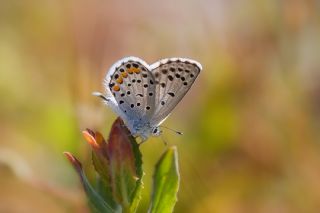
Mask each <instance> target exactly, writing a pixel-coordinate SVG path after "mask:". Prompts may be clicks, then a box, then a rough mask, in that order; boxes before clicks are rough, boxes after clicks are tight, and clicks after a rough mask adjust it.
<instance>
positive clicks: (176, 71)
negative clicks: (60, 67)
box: [93, 57, 202, 141]
mask: <svg viewBox="0 0 320 213" xmlns="http://www.w3.org/2000/svg"><path fill="white" fill-rule="evenodd" d="M201 70H202V66H201V64H200V63H199V62H197V61H194V60H191V59H187V58H166V59H162V60H159V61H158V62H156V63H153V64H151V65H148V64H147V63H146V62H145V61H143V60H142V59H140V58H137V57H126V58H123V59H121V60H119V61H117V62H116V63H115V64H113V65H112V66H111V68H110V69H109V71H108V72H107V75H106V77H105V79H104V86H105V95H103V94H101V93H98V92H94V93H93V95H96V96H99V97H101V98H102V99H103V100H104V102H105V103H106V104H107V105H108V106H109V107H111V109H112V110H113V111H114V112H115V113H116V114H117V115H119V116H120V117H121V118H122V120H123V121H124V123H125V124H126V126H127V127H128V129H129V131H130V132H131V134H132V135H133V136H134V137H140V138H141V139H142V141H145V140H146V139H147V138H148V137H149V136H151V135H153V136H159V135H160V134H161V130H160V127H159V126H160V124H161V123H162V122H163V121H164V120H165V119H166V118H167V117H168V116H169V114H170V113H171V111H172V110H173V109H174V108H175V106H176V105H177V104H178V103H179V102H180V101H181V99H182V98H183V97H184V96H185V94H186V93H187V92H188V90H189V89H190V88H191V86H192V85H193V83H194V81H195V80H196V78H197V76H198V75H199V73H200V71H201Z"/></svg>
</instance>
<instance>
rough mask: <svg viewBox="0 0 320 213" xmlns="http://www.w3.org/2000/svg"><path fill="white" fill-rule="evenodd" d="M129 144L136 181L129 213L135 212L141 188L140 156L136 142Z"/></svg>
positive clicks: (141, 170)
mask: <svg viewBox="0 0 320 213" xmlns="http://www.w3.org/2000/svg"><path fill="white" fill-rule="evenodd" d="M131 144H132V150H133V154H134V158H135V166H136V174H137V177H138V180H137V182H136V188H135V191H134V192H133V194H132V198H131V200H132V201H131V206H130V212H136V211H137V209H138V206H139V203H140V200H141V189H142V188H143V182H142V177H143V169H142V155H141V152H140V149H139V145H138V144H137V142H136V141H135V140H133V139H132V140H131Z"/></svg>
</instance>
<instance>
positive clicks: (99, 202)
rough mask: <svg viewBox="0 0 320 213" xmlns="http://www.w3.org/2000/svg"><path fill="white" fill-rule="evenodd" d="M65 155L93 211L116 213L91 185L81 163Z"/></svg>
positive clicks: (68, 154)
mask: <svg viewBox="0 0 320 213" xmlns="http://www.w3.org/2000/svg"><path fill="white" fill-rule="evenodd" d="M64 154H65V156H66V157H67V159H68V160H69V161H70V163H71V164H72V166H73V167H74V169H75V170H76V171H77V173H78V175H79V177H80V180H81V183H82V186H83V188H84V190H85V193H86V195H87V198H88V201H89V204H90V206H91V208H92V210H93V211H94V212H106V213H113V212H115V210H114V209H112V207H111V206H110V205H109V204H108V203H106V202H105V201H104V200H103V198H102V197H101V196H100V195H99V194H98V193H97V192H96V191H95V190H94V188H93V187H92V186H91V185H90V183H89V181H88V179H87V177H86V176H85V174H84V172H83V169H82V165H81V163H80V162H79V161H78V160H77V159H76V158H75V157H74V156H73V155H72V154H71V153H69V152H65V153H64Z"/></svg>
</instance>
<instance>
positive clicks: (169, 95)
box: [150, 58, 202, 126]
mask: <svg viewBox="0 0 320 213" xmlns="http://www.w3.org/2000/svg"><path fill="white" fill-rule="evenodd" d="M150 68H151V72H152V74H153V76H154V78H155V81H156V87H155V93H156V94H157V96H156V98H155V106H156V109H155V111H154V114H153V116H152V118H151V121H150V122H151V125H153V126H157V125H159V124H160V123H161V122H162V121H163V120H164V119H165V118H166V117H167V116H168V115H169V114H170V113H171V111H172V110H173V109H174V108H175V106H176V105H177V104H178V103H179V102H180V101H181V99H182V98H183V97H184V96H185V95H186V93H187V92H188V90H189V89H190V88H191V86H192V84H193V83H194V81H195V79H196V78H197V76H198V75H199V73H200V71H201V69H202V67H201V65H200V64H199V63H198V62H196V61H194V60H191V59H183V58H169V59H163V60H160V61H159V62H157V63H155V64H153V65H151V66H150Z"/></svg>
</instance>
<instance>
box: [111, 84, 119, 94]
mask: <svg viewBox="0 0 320 213" xmlns="http://www.w3.org/2000/svg"><path fill="white" fill-rule="evenodd" d="M112 89H113V90H114V91H117V92H118V91H120V87H119V86H118V85H115V86H113V87H112Z"/></svg>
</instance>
